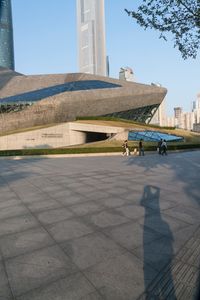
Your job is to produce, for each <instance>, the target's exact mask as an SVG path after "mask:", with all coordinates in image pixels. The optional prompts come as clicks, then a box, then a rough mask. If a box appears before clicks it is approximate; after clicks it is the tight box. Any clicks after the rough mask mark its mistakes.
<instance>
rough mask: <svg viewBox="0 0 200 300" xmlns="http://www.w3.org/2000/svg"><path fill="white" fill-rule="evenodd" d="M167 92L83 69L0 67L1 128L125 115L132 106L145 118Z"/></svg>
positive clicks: (132, 108) (10, 128)
mask: <svg viewBox="0 0 200 300" xmlns="http://www.w3.org/2000/svg"><path fill="white" fill-rule="evenodd" d="M166 92H167V90H166V89H165V88H162V87H157V86H152V85H146V84H140V83H135V82H127V81H124V80H118V79H113V78H109V77H103V76H97V75H92V74H86V73H71V74H50V75H22V74H20V73H17V72H14V71H11V70H7V69H5V68H2V67H0V111H1V113H3V115H4V122H2V121H1V120H0V128H1V130H2V131H5V130H6V131H7V130H12V129H15V128H25V127H31V126H34V125H44V124H52V123H59V122H66V121H71V120H74V119H75V118H76V117H81V116H99V115H108V114H113V113H114V114H118V113H119V114H120V113H122V114H123V118H124V116H126V112H132V111H134V110H135V111H137V115H138V117H139V115H140V114H141V112H142V111H143V112H144V113H143V120H144V121H145V114H149V113H150V112H151V111H152V110H155V109H156V108H157V107H158V106H159V104H160V103H161V102H162V100H163V98H164V97H165V95H166ZM147 108H148V109H147ZM8 112H12V114H11V113H8ZM146 117H148V116H147V115H146ZM129 118H131V116H130V113H129ZM5 120H6V123H5Z"/></svg>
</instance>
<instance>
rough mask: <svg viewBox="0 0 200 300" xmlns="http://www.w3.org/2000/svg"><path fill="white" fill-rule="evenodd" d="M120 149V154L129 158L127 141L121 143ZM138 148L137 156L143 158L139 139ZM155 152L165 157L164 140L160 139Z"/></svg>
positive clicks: (141, 141) (141, 143)
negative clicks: (121, 151) (121, 149)
mask: <svg viewBox="0 0 200 300" xmlns="http://www.w3.org/2000/svg"><path fill="white" fill-rule="evenodd" d="M122 148H123V153H122V154H123V155H126V156H129V155H130V154H131V153H130V150H129V147H128V140H125V141H124V142H123V144H122ZM138 148H139V156H144V147H143V140H142V139H140V141H139V145H138ZM157 151H158V153H159V154H160V155H167V143H166V140H163V139H161V140H160V141H159V142H158V148H157Z"/></svg>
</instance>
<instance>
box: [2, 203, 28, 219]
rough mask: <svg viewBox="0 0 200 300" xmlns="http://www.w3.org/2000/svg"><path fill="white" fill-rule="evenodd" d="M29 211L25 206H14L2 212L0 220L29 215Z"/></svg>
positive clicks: (3, 209)
mask: <svg viewBox="0 0 200 300" xmlns="http://www.w3.org/2000/svg"><path fill="white" fill-rule="evenodd" d="M28 213H29V211H28V209H27V208H26V207H25V206H24V205H23V204H18V205H12V206H8V207H5V208H2V209H1V210H0V220H3V219H6V218H11V217H15V216H20V215H25V214H28Z"/></svg>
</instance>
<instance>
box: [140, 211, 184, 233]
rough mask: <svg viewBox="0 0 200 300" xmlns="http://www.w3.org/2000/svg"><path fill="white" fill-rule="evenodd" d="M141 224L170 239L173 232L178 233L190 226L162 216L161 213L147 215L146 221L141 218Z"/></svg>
mask: <svg viewBox="0 0 200 300" xmlns="http://www.w3.org/2000/svg"><path fill="white" fill-rule="evenodd" d="M139 223H140V224H141V225H144V226H145V227H146V226H147V227H149V228H151V229H152V230H155V231H157V232H159V233H161V234H164V235H167V236H169V237H170V236H171V234H172V231H173V232H174V231H177V230H179V229H181V228H184V227H187V226H188V225H189V224H188V223H186V222H183V221H181V220H179V219H176V218H173V217H171V216H168V215H165V214H162V215H160V214H159V213H158V214H153V215H147V216H146V217H145V218H144V219H143V218H141V219H140V220H139Z"/></svg>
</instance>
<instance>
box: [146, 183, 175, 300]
mask: <svg viewBox="0 0 200 300" xmlns="http://www.w3.org/2000/svg"><path fill="white" fill-rule="evenodd" d="M159 200H160V189H159V188H158V187H156V186H151V185H147V186H145V188H144V192H143V196H142V199H141V205H142V206H144V209H145V217H144V231H143V249H144V250H143V251H144V258H143V259H144V260H143V261H144V262H143V263H144V284H145V294H144V295H143V297H142V299H146V300H147V299H148V300H150V299H151V300H161V299H163V300H164V299H165V300H166V299H170V300H175V299H176V295H175V289H174V283H173V278H172V274H171V261H172V258H173V246H172V243H173V235H172V232H171V230H170V227H169V225H168V224H167V223H166V222H165V221H164V220H163V219H162V216H161V213H160V204H159ZM152 208H153V209H154V212H155V213H153V214H152ZM149 228H151V229H153V230H155V231H156V230H158V231H159V232H160V233H161V234H162V232H163V234H164V235H165V236H167V241H166V242H165V244H164V249H163V253H162V249H161V251H160V250H159V248H160V240H155V241H154V242H153V243H151V245H150V244H148V243H147V241H148V235H149ZM152 245H153V246H152ZM165 254H166V255H167V257H166V263H167V265H168V268H167V269H168V271H167V272H166V273H164V274H163V273H162V269H163V268H162V269H161V271H158V270H159V262H160V259H161V260H162V255H163V256H164V255H165ZM164 260H165V259H164ZM150 263H151V264H152V266H154V267H155V269H157V271H158V273H159V274H158V276H156V278H155V279H154V280H153V282H151V283H150V285H149V264H150ZM165 266H166V265H165Z"/></svg>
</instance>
